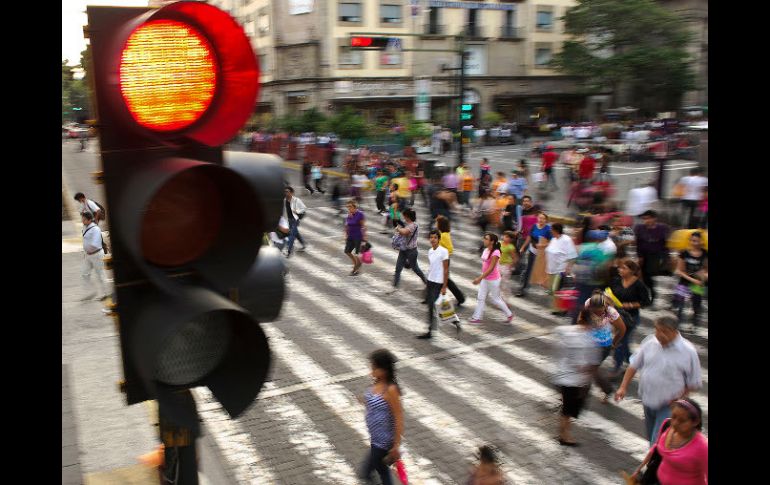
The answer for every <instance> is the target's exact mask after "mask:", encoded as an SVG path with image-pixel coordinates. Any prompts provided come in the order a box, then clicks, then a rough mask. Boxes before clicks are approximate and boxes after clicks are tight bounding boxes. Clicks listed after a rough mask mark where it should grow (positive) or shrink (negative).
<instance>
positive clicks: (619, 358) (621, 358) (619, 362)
mask: <svg viewBox="0 0 770 485" xmlns="http://www.w3.org/2000/svg"><path fill="white" fill-rule="evenodd" d="M629 314H630V312H629ZM631 316H632V317H633V318H634V320H633V321H631V322H623V323H625V324H626V333H625V335H623V339H622V340H621V341H620V344H618V346H617V347H615V355H614V358H615V370H619V369H620V368H621V367H622V366H623V362H630V358H631V349H630V348H629V346H628V343H629V341H630V340H631V334H632V333H633V331H634V329H635V328H636V327H638V326H639V320H640V318H641V316H640V314H639V313H637V314H636V316H634V315H631Z"/></svg>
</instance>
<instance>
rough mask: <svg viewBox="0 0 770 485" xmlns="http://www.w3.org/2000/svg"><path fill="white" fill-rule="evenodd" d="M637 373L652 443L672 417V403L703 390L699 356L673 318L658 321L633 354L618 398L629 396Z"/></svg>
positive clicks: (648, 435) (666, 317)
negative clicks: (650, 333) (631, 384)
mask: <svg viewBox="0 0 770 485" xmlns="http://www.w3.org/2000/svg"><path fill="white" fill-rule="evenodd" d="M637 372H641V376H640V378H639V397H640V398H641V399H642V407H643V409H644V425H645V429H646V432H647V437H648V438H649V440H650V445H653V444H654V443H655V442H656V441H657V440H658V430H660V427H661V425H662V424H663V421H664V420H665V419H666V418H669V417H671V408H670V406H669V405H670V403H671V402H672V401H674V400H677V399H681V398H684V397H687V395H688V394H689V393H690V391H695V390H697V389H700V387H701V385H702V384H703V382H702V379H701V369H700V359H699V358H698V351H697V350H695V347H694V346H693V344H692V343H690V342H689V341H688V340H686V339H685V338H684V337H682V336H681V335H680V334H679V330H677V321H676V319H675V318H674V317H670V316H663V317H660V318H658V319H657V320H655V334H654V335H648V336H647V337H646V338H645V339H644V340H642V343H641V344H640V345H639V349H637V351H636V353H635V354H634V355H632V356H631V363H630V365H629V366H628V369H626V373H625V375H624V376H623V382H622V384H620V387H619V388H618V390H617V392H616V393H615V400H616V401H620V400H621V399H623V398H624V397H626V392H627V391H628V385H629V384H630V383H631V380H632V379H633V378H634V376H635V375H636V373H637Z"/></svg>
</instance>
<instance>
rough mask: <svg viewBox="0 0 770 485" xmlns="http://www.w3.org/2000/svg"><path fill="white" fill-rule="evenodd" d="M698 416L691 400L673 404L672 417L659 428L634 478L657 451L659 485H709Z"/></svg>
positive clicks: (704, 440) (706, 444) (706, 447)
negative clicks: (659, 460) (655, 440)
mask: <svg viewBox="0 0 770 485" xmlns="http://www.w3.org/2000/svg"><path fill="white" fill-rule="evenodd" d="M701 416H702V413H701V409H700V406H699V405H698V403H696V402H695V401H693V400H692V399H689V398H682V399H677V400H676V401H674V402H673V403H672V404H671V418H670V419H668V420H666V421H665V422H664V423H663V426H661V431H660V433H659V434H658V441H657V442H656V443H655V446H654V447H653V448H652V449H650V453H648V454H647V458H645V460H644V462H642V465H641V466H639V469H637V471H636V473H634V475H636V476H639V475H638V474H639V470H640V469H641V468H642V466H644V465H645V464H646V463H647V462H648V461H649V459H650V457H651V456H652V450H653V449H655V448H657V450H658V453H659V454H660V456H661V462H660V466H659V467H658V474H657V476H658V481H659V482H660V485H708V478H709V470H708V460H709V442H708V439H707V438H706V437H705V436H703V433H701V432H700V429H701V428H702V427H703V423H702V418H701ZM667 425H668V427H667ZM665 427H667V429H666V430H665V431H663V428H665Z"/></svg>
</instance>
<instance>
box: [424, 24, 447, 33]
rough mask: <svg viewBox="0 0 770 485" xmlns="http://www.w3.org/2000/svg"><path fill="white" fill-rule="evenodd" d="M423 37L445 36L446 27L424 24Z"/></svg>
mask: <svg viewBox="0 0 770 485" xmlns="http://www.w3.org/2000/svg"><path fill="white" fill-rule="evenodd" d="M424 35H446V25H440V24H426V25H425V32H424Z"/></svg>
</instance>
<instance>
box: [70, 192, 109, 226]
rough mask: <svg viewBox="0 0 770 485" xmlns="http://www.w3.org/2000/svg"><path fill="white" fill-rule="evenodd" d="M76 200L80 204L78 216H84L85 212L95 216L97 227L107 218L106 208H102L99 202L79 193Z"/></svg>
mask: <svg viewBox="0 0 770 485" xmlns="http://www.w3.org/2000/svg"><path fill="white" fill-rule="evenodd" d="M75 200H76V201H77V202H78V203H79V204H80V207H79V208H78V214H82V213H84V212H89V213H91V215H93V216H94V222H95V223H96V224H97V225H98V224H99V222H101V221H103V220H104V219H105V218H106V216H105V210H104V207H102V206H101V204H99V203H98V202H96V201H94V200H91V199H89V198H87V197H86V196H85V194H84V193H83V192H78V193H77V194H75Z"/></svg>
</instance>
